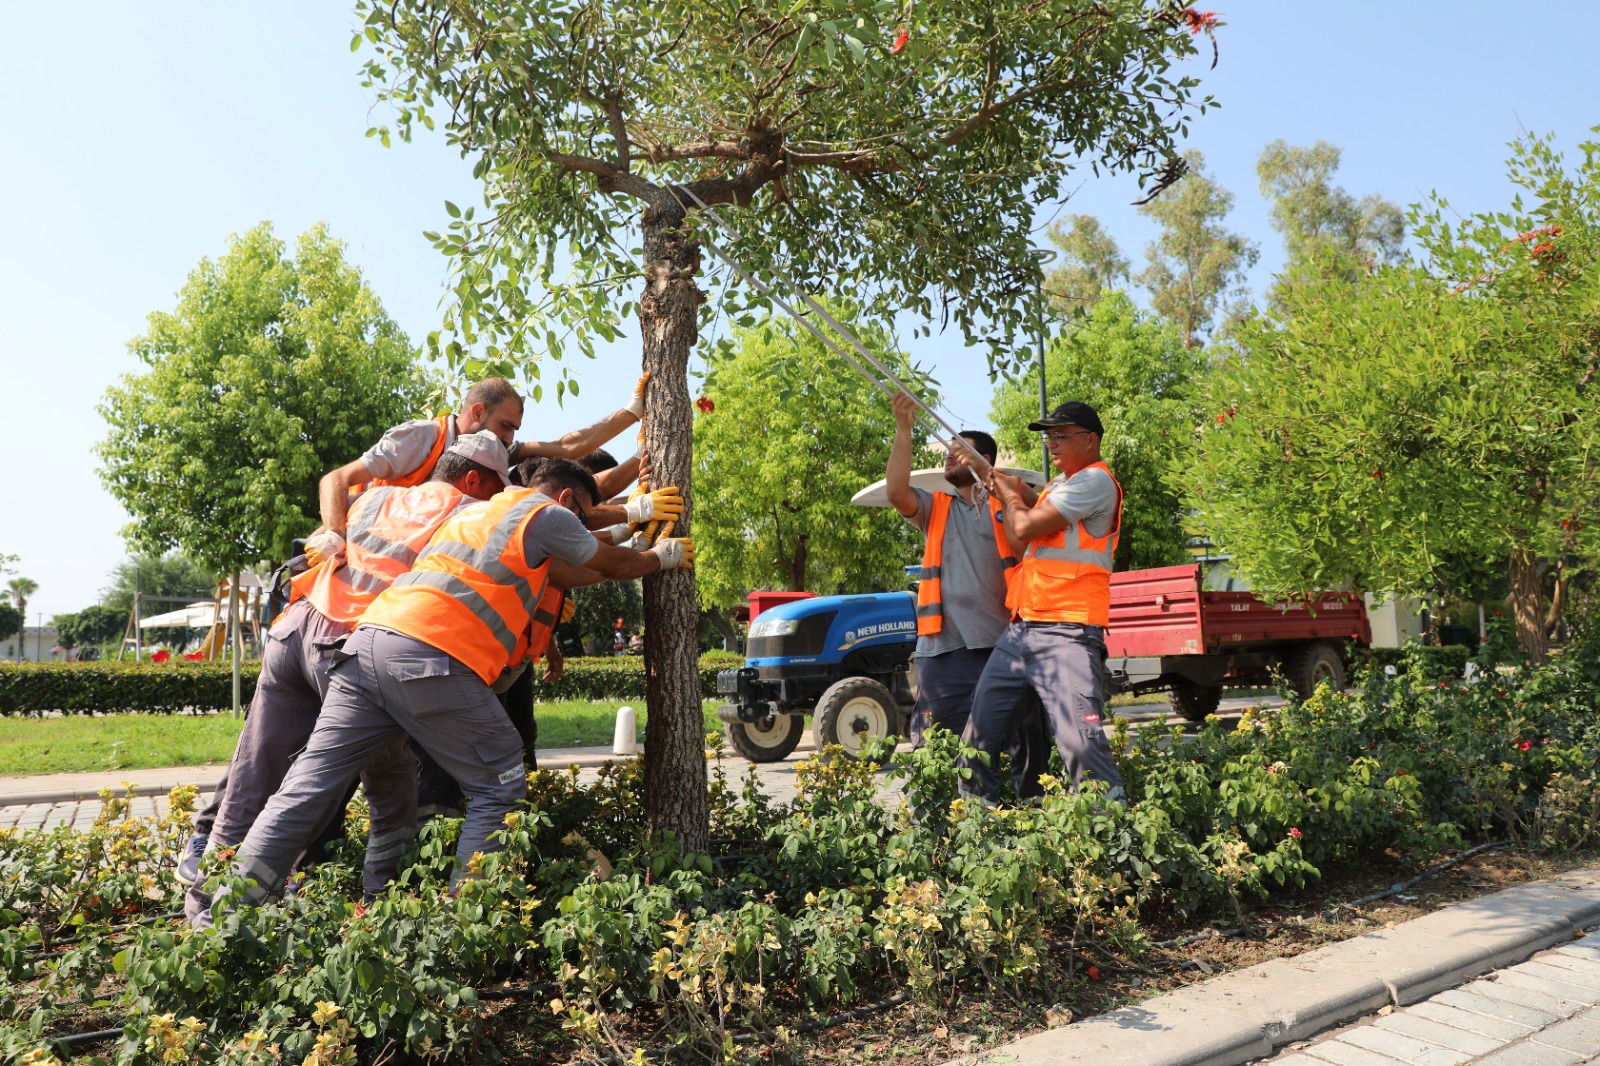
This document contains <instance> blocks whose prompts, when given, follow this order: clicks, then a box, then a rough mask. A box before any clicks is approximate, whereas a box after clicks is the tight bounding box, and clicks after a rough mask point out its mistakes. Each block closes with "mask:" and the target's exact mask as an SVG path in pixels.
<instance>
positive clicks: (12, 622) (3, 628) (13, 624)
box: [0, 600, 24, 640]
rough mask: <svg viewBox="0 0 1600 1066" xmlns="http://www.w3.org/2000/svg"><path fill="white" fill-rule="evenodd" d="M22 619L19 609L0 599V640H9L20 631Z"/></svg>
mask: <svg viewBox="0 0 1600 1066" xmlns="http://www.w3.org/2000/svg"><path fill="white" fill-rule="evenodd" d="M23 621H24V619H23V614H22V612H21V611H19V610H17V609H16V608H15V607H13V606H12V605H11V604H9V603H6V602H5V601H4V600H0V640H10V639H11V638H12V637H14V636H16V635H17V634H18V633H20V632H22V626H23Z"/></svg>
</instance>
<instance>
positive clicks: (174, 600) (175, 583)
mask: <svg viewBox="0 0 1600 1066" xmlns="http://www.w3.org/2000/svg"><path fill="white" fill-rule="evenodd" d="M136 592H137V593H140V594H141V596H142V597H144V598H143V599H142V600H141V603H142V613H143V615H144V616H145V617H146V618H149V617H151V616H152V615H158V614H165V613H167V612H168V611H175V610H177V609H178V608H180V607H182V606H183V605H184V602H185V601H195V600H209V599H212V598H213V597H215V596H216V594H217V575H216V574H214V573H212V572H211V571H209V570H207V569H205V568H204V567H202V566H200V565H198V564H197V563H195V562H194V560H192V559H190V558H188V557H187V556H185V555H182V554H181V553H178V552H172V553H169V554H167V555H135V556H133V557H132V558H130V559H124V560H123V561H122V562H120V563H118V564H117V565H116V566H115V567H113V568H112V570H111V583H110V584H109V585H107V586H106V587H105V588H104V589H102V590H101V591H100V602H101V604H103V605H104V607H105V609H106V611H107V612H109V613H111V614H113V615H115V616H116V617H119V618H120V619H121V620H122V621H121V625H119V626H118V627H117V632H115V633H111V634H108V637H109V638H116V637H120V636H121V635H122V634H123V633H124V632H125V631H126V628H127V624H128V619H129V618H131V617H132V616H133V597H134V594H135V593H136ZM93 609H94V608H89V609H88V610H85V611H80V612H78V617H79V619H80V623H79V624H80V625H82V624H84V623H83V621H82V619H84V618H85V616H87V615H88V611H89V610H93ZM192 635H193V634H191V633H190V632H189V631H188V630H187V629H185V628H183V627H181V626H170V627H168V626H159V627H157V628H154V629H147V630H145V631H144V632H143V633H142V634H140V636H141V637H142V639H143V641H144V643H146V644H166V645H168V646H171V647H176V648H181V647H183V646H184V645H185V644H187V643H188V642H189V639H190V637H191V636H192Z"/></svg>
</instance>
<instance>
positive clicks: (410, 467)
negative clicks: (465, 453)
mask: <svg viewBox="0 0 1600 1066" xmlns="http://www.w3.org/2000/svg"><path fill="white" fill-rule="evenodd" d="M438 442H439V423H438V421H437V420H436V419H432V418H419V419H416V420H414V421H411V422H402V423H400V424H399V425H398V426H395V427H394V428H393V429H391V430H389V432H387V433H385V434H384V435H383V436H382V437H381V438H379V440H378V443H376V444H374V445H373V446H372V447H370V448H368V449H367V452H366V454H365V455H363V456H362V457H361V462H362V463H363V464H364V465H365V466H366V468H367V473H368V474H370V475H372V477H373V479H374V480H376V479H378V478H403V477H408V476H410V475H411V474H414V473H416V471H417V468H418V467H420V466H421V465H422V464H423V463H425V462H427V461H428V456H430V455H432V454H433V446H434V445H435V444H437V443H438ZM455 442H456V420H455V416H454V415H452V416H451V417H449V418H447V419H445V420H444V446H445V447H446V448H448V447H450V445H452V444H454V443H455Z"/></svg>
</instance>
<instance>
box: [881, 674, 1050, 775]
mask: <svg viewBox="0 0 1600 1066" xmlns="http://www.w3.org/2000/svg"><path fill="white" fill-rule="evenodd" d="M993 650H994V649H992V648H955V649H953V650H951V651H947V652H944V653H942V654H940V655H925V656H923V657H922V658H920V659H918V660H917V706H916V710H915V711H914V712H913V713H912V716H911V746H912V747H913V748H920V747H922V745H923V734H924V733H925V732H926V731H927V729H928V728H929V727H930V726H938V727H939V728H940V729H946V730H949V731H950V732H952V733H954V734H955V735H956V736H958V737H959V736H964V735H965V734H966V731H967V722H968V721H969V720H970V719H971V718H972V697H973V694H974V693H976V692H977V690H978V681H979V680H980V679H981V678H982V677H983V669H984V667H985V666H987V665H989V656H990V654H991V653H992V652H993ZM1044 728H1045V727H1044V711H1043V710H1041V709H1040V707H1039V705H1038V702H1037V701H1035V702H1034V705H1033V707H1032V709H1031V710H1030V711H1029V712H1028V713H1026V714H1022V715H1019V716H1018V717H1017V731H1016V733H1015V734H1013V735H1012V736H1011V737H1010V738H1009V740H1008V742H1007V743H1006V745H1005V751H1006V754H1007V755H1009V756H1010V757H1011V779H1012V783H1013V785H1014V786H1015V787H1016V791H1017V798H1018V799H1030V798H1032V797H1035V796H1042V795H1044V789H1043V788H1042V787H1040V785H1039V775H1041V774H1043V773H1044V772H1045V770H1046V769H1047V768H1048V767H1049V765H1050V749H1049V748H1048V747H1046V746H1045V738H1044Z"/></svg>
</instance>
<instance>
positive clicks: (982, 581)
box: [906, 489, 1011, 659]
mask: <svg viewBox="0 0 1600 1066" xmlns="http://www.w3.org/2000/svg"><path fill="white" fill-rule="evenodd" d="M911 491H912V492H914V493H915V494H916V497H917V511H916V514H913V515H911V516H910V517H909V518H907V519H906V521H908V522H910V523H911V524H912V525H914V526H916V527H917V528H918V529H920V530H922V532H923V533H924V534H926V533H927V532H928V522H929V521H930V520H931V519H932V517H933V493H931V492H928V491H926V490H925V489H912V490H911ZM1004 536H1005V532H1004V531H1003V530H1002V529H1001V528H1000V526H999V523H997V522H996V521H995V520H994V517H993V516H992V515H991V513H990V511H989V505H988V503H987V502H984V503H979V504H977V505H976V506H974V505H973V504H970V503H964V502H962V499H961V497H959V496H953V497H951V499H950V514H949V515H948V516H947V517H946V518H945V522H944V553H943V557H942V559H941V560H940V563H939V567H940V570H939V575H940V576H939V592H940V596H941V598H942V599H943V601H944V626H943V628H941V629H940V631H939V632H937V633H934V634H932V635H931V636H925V637H918V638H917V650H916V652H915V656H916V657H917V658H919V659H924V658H927V657H929V656H933V655H943V654H944V653H945V652H947V651H955V650H957V649H958V648H973V649H979V648H992V647H994V646H995V644H996V643H998V642H999V640H1000V634H1001V633H1002V632H1004V631H1005V628H1006V623H1007V622H1008V621H1010V618H1011V615H1010V612H1008V611H1007V610H1006V577H1005V567H1004V566H1002V565H1001V563H1000V553H999V552H998V551H996V550H995V538H996V537H1004Z"/></svg>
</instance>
